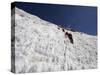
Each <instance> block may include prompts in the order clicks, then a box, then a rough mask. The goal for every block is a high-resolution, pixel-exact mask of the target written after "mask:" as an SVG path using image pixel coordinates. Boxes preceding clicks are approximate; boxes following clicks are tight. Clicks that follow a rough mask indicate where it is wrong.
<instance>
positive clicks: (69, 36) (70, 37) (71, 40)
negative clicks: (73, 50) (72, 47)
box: [65, 32, 73, 44]
mask: <svg viewBox="0 0 100 75" xmlns="http://www.w3.org/2000/svg"><path fill="white" fill-rule="evenodd" d="M66 35H67V36H68V38H69V40H70V42H71V43H72V44H73V38H72V34H70V33H68V32H66V33H65V36H66Z"/></svg>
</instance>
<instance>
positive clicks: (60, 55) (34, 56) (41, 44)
mask: <svg viewBox="0 0 100 75" xmlns="http://www.w3.org/2000/svg"><path fill="white" fill-rule="evenodd" d="M14 15H15V24H13V25H15V26H13V27H15V72H16V73H27V72H46V71H49V72H50V71H65V70H79V69H95V68H97V36H92V35H88V34H85V33H82V32H77V31H76V32H73V31H70V30H67V29H65V32H68V33H70V34H72V38H73V42H74V43H73V44H72V43H71V42H70V40H69V38H68V36H67V37H66V36H65V32H63V31H62V28H61V27H59V26H58V25H55V24H53V23H50V22H47V21H44V20H42V19H40V18H39V17H37V16H35V15H31V14H29V13H27V12H25V11H23V10H21V9H19V8H15V14H13V15H12V17H13V16H14ZM12 20H14V18H12ZM58 28H59V29H58ZM12 43H13V42H12Z"/></svg>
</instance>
